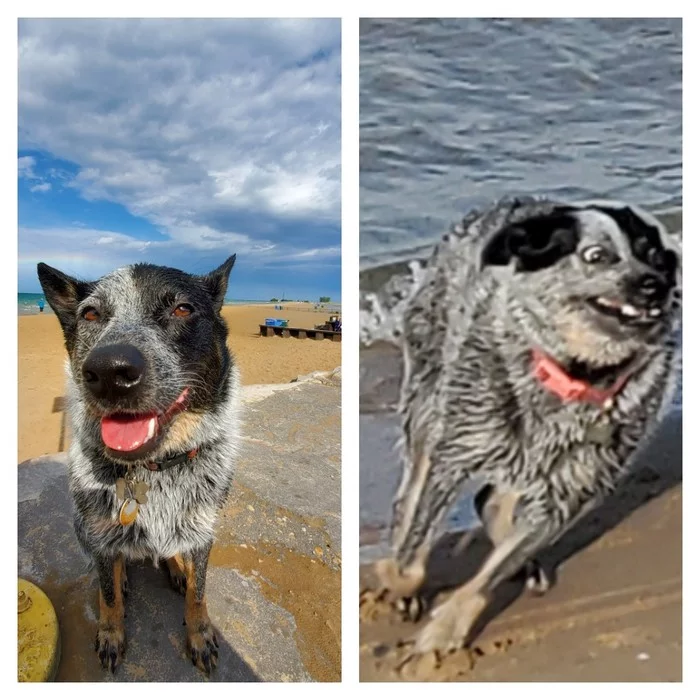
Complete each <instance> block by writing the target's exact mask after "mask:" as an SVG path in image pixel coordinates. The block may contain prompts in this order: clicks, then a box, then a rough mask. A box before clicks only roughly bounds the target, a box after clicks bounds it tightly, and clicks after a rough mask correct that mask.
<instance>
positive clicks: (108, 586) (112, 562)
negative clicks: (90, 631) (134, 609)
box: [95, 555, 126, 673]
mask: <svg viewBox="0 0 700 700" xmlns="http://www.w3.org/2000/svg"><path fill="white" fill-rule="evenodd" d="M95 564H96V565H97V575H98V577H99V581H100V621H99V623H98V626H97V638H96V639H95V651H96V652H97V655H98V656H99V659H100V663H101V664H102V666H103V668H109V670H110V671H111V672H112V673H114V671H115V669H116V668H117V666H118V665H119V664H120V663H121V660H122V658H123V657H124V649H125V634H124V595H123V590H124V585H125V580H126V571H125V570H124V559H123V557H122V556H121V555H118V556H116V557H110V556H104V555H99V556H95Z"/></svg>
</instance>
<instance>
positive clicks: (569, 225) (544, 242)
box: [481, 207, 580, 272]
mask: <svg viewBox="0 0 700 700" xmlns="http://www.w3.org/2000/svg"><path fill="white" fill-rule="evenodd" d="M572 211H573V210H572V209H570V208H568V207H558V208H557V209H555V210H554V211H553V212H552V213H551V214H544V215H540V216H534V217H532V218H530V219H526V220H525V221H521V222H519V223H517V224H511V225H509V226H505V227H504V228H503V229H501V231H500V232H499V233H498V234H496V236H494V238H493V239H492V240H491V241H489V243H488V245H487V246H486V247H485V248H484V251H483V253H482V256H481V263H482V265H483V266H487V265H496V266H498V265H509V264H510V263H511V261H512V260H513V259H515V269H516V270H517V271H518V272H534V271H536V270H543V269H545V268H547V267H551V266H552V265H554V264H555V263H556V262H557V261H559V260H561V259H562V258H563V257H564V256H566V255H571V254H572V253H574V252H575V251H576V248H577V246H578V243H579V239H580V234H579V224H578V221H577V220H576V218H575V217H574V216H573V215H572V214H571V213H570V212H572Z"/></svg>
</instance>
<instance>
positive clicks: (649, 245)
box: [596, 207, 678, 284]
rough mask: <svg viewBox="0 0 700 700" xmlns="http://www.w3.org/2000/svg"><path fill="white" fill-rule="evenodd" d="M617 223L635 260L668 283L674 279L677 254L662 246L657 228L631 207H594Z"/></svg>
mask: <svg viewBox="0 0 700 700" xmlns="http://www.w3.org/2000/svg"><path fill="white" fill-rule="evenodd" d="M596 209H597V210H598V211H602V212H603V213H604V214H607V215H608V216H609V217H610V218H611V219H613V221H615V223H616V224H617V226H618V228H619V229H620V231H622V232H623V233H624V234H625V235H626V236H627V238H628V240H629V242H630V249H631V250H632V254H633V255H634V257H635V258H637V260H639V261H640V262H642V263H644V264H645V265H648V266H649V267H650V268H652V269H653V270H655V271H656V272H658V273H659V274H661V275H662V276H663V277H664V278H665V279H666V281H667V282H668V283H669V284H673V282H674V281H675V276H676V270H677V269H678V256H677V255H676V254H675V253H674V252H673V251H672V250H668V249H666V248H664V245H663V242H662V241H661V235H660V234H659V230H658V229H657V228H656V227H655V226H652V225H650V224H647V223H646V222H645V221H644V220H643V219H641V218H640V217H638V216H637V215H636V214H635V213H634V212H633V211H632V209H630V208H629V207H624V208H621V209H613V208H608V207H596Z"/></svg>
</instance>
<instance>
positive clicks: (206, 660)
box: [202, 649, 211, 675]
mask: <svg viewBox="0 0 700 700" xmlns="http://www.w3.org/2000/svg"><path fill="white" fill-rule="evenodd" d="M202 666H204V670H205V671H206V672H207V675H208V674H210V673H211V654H210V653H209V651H208V650H207V649H205V650H204V651H203V652H202Z"/></svg>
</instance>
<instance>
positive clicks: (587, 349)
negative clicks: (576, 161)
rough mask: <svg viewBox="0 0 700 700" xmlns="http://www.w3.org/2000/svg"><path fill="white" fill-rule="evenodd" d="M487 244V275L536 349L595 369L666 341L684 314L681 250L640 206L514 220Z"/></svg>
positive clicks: (556, 211) (545, 211) (598, 205)
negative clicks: (501, 286) (501, 284)
mask: <svg viewBox="0 0 700 700" xmlns="http://www.w3.org/2000/svg"><path fill="white" fill-rule="evenodd" d="M515 218H516V221H511V222H509V223H507V224H506V225H505V226H503V227H502V228H501V229H500V230H499V231H498V232H496V233H495V235H493V236H492V237H490V238H489V239H488V241H487V242H486V244H485V245H484V247H483V249H482V251H481V264H482V266H483V267H485V268H488V267H491V268H493V271H494V272H495V273H496V274H500V275H501V276H502V277H503V279H504V281H505V284H506V287H507V294H506V298H507V305H506V309H507V311H506V313H507V314H508V316H509V318H510V319H511V320H512V321H514V322H515V325H516V327H517V328H519V329H520V331H521V332H523V333H524V334H525V336H526V338H527V339H528V340H529V341H531V342H532V344H533V345H540V346H541V348H542V349H543V350H546V351H549V352H552V353H553V354H554V355H555V356H566V357H569V358H571V359H572V360H578V361H581V362H585V363H587V364H588V365H591V366H593V367H605V366H609V365H615V364H619V363H621V362H625V361H626V360H628V359H630V358H631V357H632V356H635V355H638V354H639V353H640V352H644V350H645V349H648V348H649V347H652V346H655V345H657V344H659V343H661V342H663V341H664V339H665V338H666V337H667V336H668V333H669V331H670V330H672V329H673V328H674V327H675V324H676V321H677V318H678V315H679V314H678V311H679V308H680V276H681V256H680V247H679V246H678V245H677V244H676V242H675V241H674V240H673V239H672V237H671V236H669V234H668V233H667V232H666V229H665V228H664V226H663V225H662V224H661V223H660V222H659V221H658V220H657V219H656V218H654V217H652V216H651V215H649V214H647V213H646V212H643V211H641V210H640V209H637V208H635V207H632V206H629V205H624V204H618V203H612V202H590V203H583V204H580V205H562V206H556V205H553V206H549V207H544V208H542V209H541V210H540V211H539V212H537V211H536V213H534V214H533V215H531V216H527V215H526V216H525V217H524V218H522V217H517V216H516V217H515Z"/></svg>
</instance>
